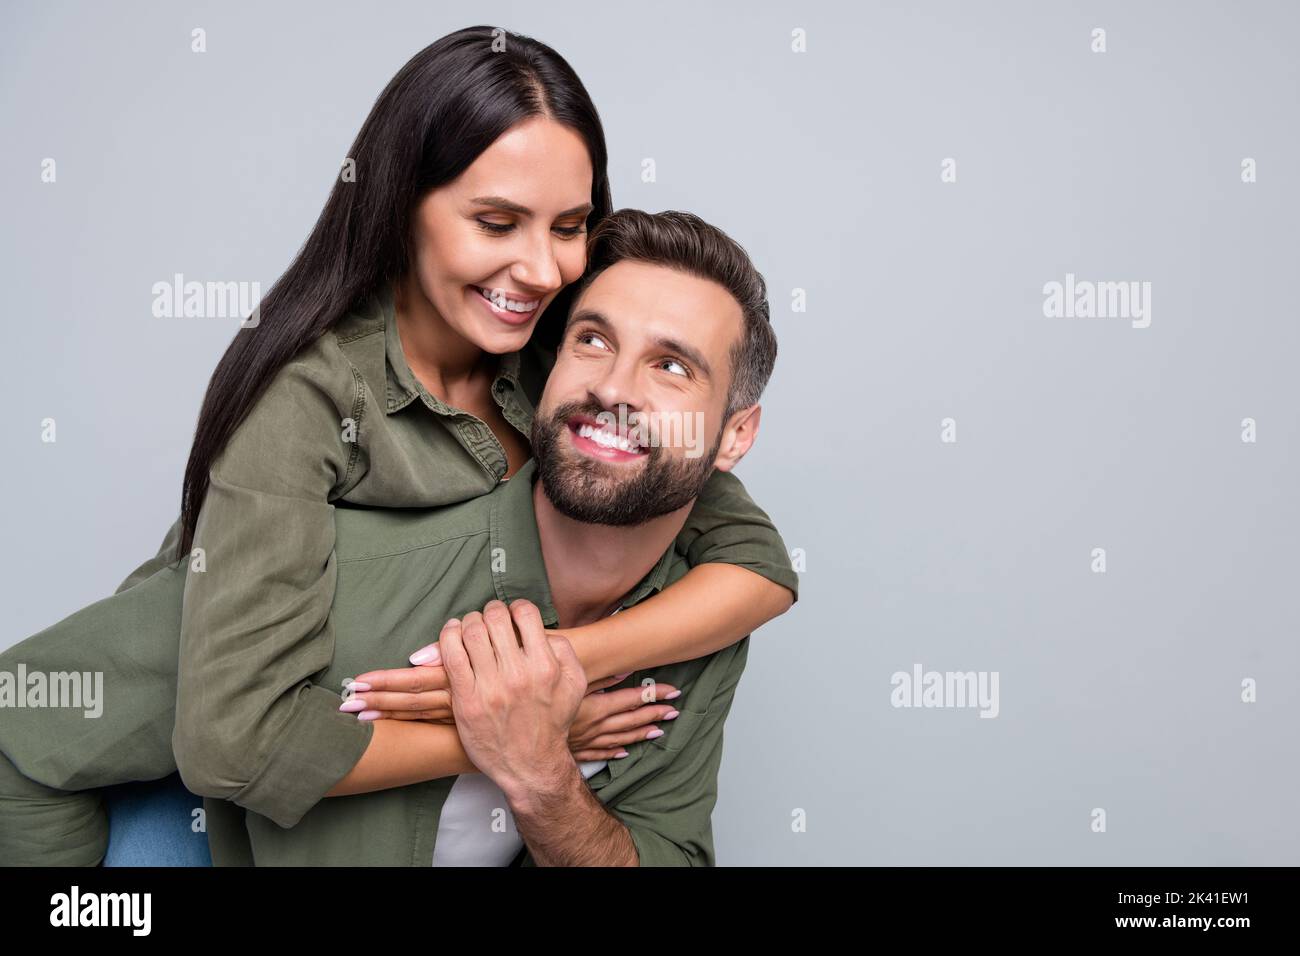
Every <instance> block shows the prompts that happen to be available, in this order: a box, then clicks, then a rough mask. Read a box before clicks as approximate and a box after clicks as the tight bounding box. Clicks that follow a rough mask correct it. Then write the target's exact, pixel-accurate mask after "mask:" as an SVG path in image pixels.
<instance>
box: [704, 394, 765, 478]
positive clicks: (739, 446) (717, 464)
mask: <svg viewBox="0 0 1300 956" xmlns="http://www.w3.org/2000/svg"><path fill="white" fill-rule="evenodd" d="M762 417H763V406H762V405H750V406H749V408H742V409H741V410H740V411H738V412H735V413H733V414H732V416H731V418H729V419H728V420H727V425H726V427H725V428H723V429H722V442H721V443H720V444H719V445H718V456H717V457H716V458H715V459H713V467H714V468H716V469H718V471H731V469H733V468H735V467H736V464H737V462H739V461H740V459H742V458H744V457H745V453H746V452H747V451H749V448H750V446H751V445H753V444H754V439H755V438H757V437H758V423H759V420H760V419H761V418H762Z"/></svg>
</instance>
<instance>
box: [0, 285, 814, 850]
mask: <svg viewBox="0 0 1300 956" xmlns="http://www.w3.org/2000/svg"><path fill="white" fill-rule="evenodd" d="M548 369H549V359H548V357H547V356H545V355H543V354H542V353H541V352H540V350H534V349H532V348H529V349H526V350H524V351H523V352H520V353H517V354H515V355H511V356H507V357H505V358H503V360H502V363H501V367H500V371H499V374H498V375H497V377H496V380H495V382H494V384H493V395H494V397H495V399H496V401H497V403H498V404H499V406H500V407H501V409H502V413H503V415H504V416H505V418H506V419H507V420H508V421H510V422H511V423H512V424H513V425H514V426H515V427H516V428H518V429H520V431H521V432H523V433H524V434H527V432H528V429H529V427H530V425H531V418H532V411H533V407H534V402H535V400H536V397H537V396H538V395H539V394H540V389H541V386H542V384H543V382H544V379H545V375H546V373H547V371H548ZM505 470H506V460H505V455H504V452H503V450H502V449H501V447H500V444H499V443H498V442H497V441H496V439H495V437H494V436H493V435H492V433H491V431H490V430H489V429H488V428H487V426H486V425H485V424H483V423H482V422H481V421H479V420H478V419H477V418H475V417H473V416H471V415H468V414H466V413H464V412H460V411H458V410H456V409H452V408H450V407H448V406H447V405H446V404H445V403H443V402H441V401H439V400H438V399H437V398H435V397H434V396H432V395H431V394H429V392H428V391H427V390H426V389H424V387H423V386H422V385H421V384H420V383H419V382H418V381H417V380H416V379H415V378H414V376H413V375H412V373H411V371H410V368H409V366H408V365H407V363H406V361H405V358H404V356H403V354H402V351H401V347H400V342H399V340H398V337H397V333H396V326H395V318H394V313H393V308H392V299H391V296H390V295H381V296H379V297H377V298H376V299H375V300H372V302H371V303H369V304H368V305H367V306H366V307H365V308H363V309H361V310H358V311H357V312H356V313H354V314H352V315H350V316H348V317H347V318H346V319H345V320H344V321H342V322H341V323H340V324H339V325H338V326H337V327H336V328H335V329H333V330H331V331H330V332H329V333H327V334H326V335H324V336H322V337H321V339H320V340H318V341H317V342H316V343H315V344H314V345H313V346H311V347H310V348H308V349H307V350H305V351H304V353H302V354H301V355H300V356H299V357H298V358H296V359H295V360H294V361H293V362H291V363H290V364H289V365H288V366H286V368H285V369H283V370H282V371H281V373H280V374H279V375H278V376H277V377H276V378H275V380H274V381H273V382H272V383H271V385H270V386H269V387H268V390H267V392H266V393H265V394H264V396H263V397H262V398H261V399H260V400H259V402H258V403H257V405H256V406H255V408H254V409H253V411H252V413H250V416H249V418H248V419H247V420H246V421H245V422H244V423H243V424H242V425H241V427H240V428H239V430H238V431H237V432H236V434H235V435H234V436H233V438H232V439H231V442H230V444H229V446H228V447H227V448H226V450H225V451H224V452H223V454H222V455H221V457H220V458H219V459H218V460H217V461H216V462H215V463H214V466H213V468H212V472H211V487H210V489H209V491H208V494H207V497H206V499H205V501H204V505H203V509H202V511H201V513H200V516H199V524H198V528H197V532H196V536H195V542H194V546H195V547H196V548H200V549H202V554H201V557H197V558H194V559H192V560H190V561H189V563H188V564H187V563H184V562H182V563H179V564H172V563H171V554H170V548H171V547H172V546H174V543H175V540H174V539H175V536H176V533H177V531H178V529H177V528H176V527H173V529H172V530H171V532H170V533H169V535H168V539H167V540H166V541H164V544H163V547H162V548H161V549H160V551H159V554H158V555H157V556H155V557H154V558H153V559H151V560H150V561H148V562H146V563H145V564H144V565H142V566H141V567H140V568H139V569H137V570H136V572H134V573H133V574H132V575H131V576H130V577H129V578H128V579H127V580H126V581H125V582H124V583H123V585H122V588H121V589H119V593H118V595H115V596H114V597H113V598H109V599H106V600H105V601H101V602H97V603H96V604H95V605H92V606H91V607H89V608H86V609H83V610H82V611H79V612H77V614H75V615H72V616H70V617H69V618H67V619H65V621H63V622H60V623H59V624H57V625H55V626H54V627H52V628H49V629H47V630H46V631H44V632H42V633H41V634H38V635H36V636H35V637H33V638H29V639H28V640H27V641H25V642H23V643H21V644H19V645H17V646H16V647H14V648H11V649H10V650H9V651H8V652H6V653H5V654H4V655H0V662H3V663H4V666H5V668H8V669H12V666H11V665H14V664H17V663H19V662H26V666H27V668H28V669H29V670H37V669H44V670H47V671H51V670H60V669H75V670H82V671H85V670H97V671H100V672H102V673H104V675H105V696H106V697H107V698H108V699H109V700H110V701H115V704H114V706H113V707H112V708H110V709H109V710H108V711H106V713H105V715H104V716H103V717H100V718H96V719H90V718H87V719H84V720H80V721H78V720H75V719H69V718H68V716H67V715H66V714H65V713H63V712H60V711H58V710H44V711H40V710H23V709H21V708H20V709H15V710H13V711H8V710H5V709H0V752H3V753H4V754H5V755H7V756H8V758H9V760H10V762H11V764H12V765H11V766H9V767H0V778H3V779H0V783H4V782H6V781H7V783H8V785H9V787H11V789H6V790H5V791H4V792H0V814H3V813H5V812H6V811H7V810H12V811H13V812H14V813H15V814H20V815H21V814H26V815H27V816H26V817H25V818H21V817H20V818H21V819H25V820H26V826H25V828H20V829H21V833H19V831H17V830H15V829H14V828H13V827H4V828H2V829H3V830H5V831H7V832H0V863H2V862H4V855H5V853H6V851H9V850H12V852H13V853H15V854H19V855H20V851H21V850H22V848H23V847H24V846H26V848H27V849H28V850H31V849H32V848H33V847H34V846H35V843H33V841H37V840H39V839H41V831H40V827H39V826H38V825H37V824H38V823H39V818H40V817H41V815H42V814H45V815H46V816H48V817H49V818H50V819H54V818H57V817H58V815H59V813H65V812H66V811H67V810H68V808H70V807H74V806H75V807H76V808H77V812H78V813H79V814H80V817H79V820H78V822H79V823H80V824H81V826H80V828H78V827H76V826H73V825H72V824H70V823H69V822H68V820H67V819H66V817H65V818H64V820H63V823H62V824H61V825H63V826H65V827H66V828H67V829H68V831H69V833H68V835H67V846H68V850H67V854H68V855H69V857H71V858H76V859H79V860H82V861H86V860H87V859H88V857H89V856H90V855H93V854H94V853H96V852H98V853H99V854H100V855H101V856H102V850H103V843H104V839H105V835H106V834H105V832H104V829H103V819H102V818H103V808H102V806H100V805H99V802H98V798H97V796H96V795H94V794H80V795H79V796H78V797H77V798H76V799H72V798H70V797H69V796H68V795H67V794H59V793H53V792H52V791H54V790H73V791H80V790H85V789H88V788H93V787H101V786H106V785H109V784H113V783H119V782H124V781H128V780H147V779H156V778H158V777H161V776H166V775H167V774H168V773H170V772H172V771H173V770H174V769H175V768H176V767H177V766H178V767H179V768H180V769H181V771H182V773H183V775H184V777H185V780H186V783H187V785H188V786H190V788H191V789H193V790H195V791H196V792H199V793H202V794H205V795H207V796H210V797H214V798H220V799H221V800H227V801H231V802H232V803H233V804H235V805H238V806H240V807H244V808H246V809H247V810H249V811H252V812H253V813H255V814H257V815H259V816H261V817H265V818H266V819H268V820H270V821H272V822H274V823H275V824H277V825H279V826H280V827H289V826H293V825H294V824H295V823H297V822H298V821H299V820H300V819H302V817H303V815H304V814H305V813H306V812H307V811H308V810H309V809H311V808H312V807H314V806H315V805H316V804H317V803H318V802H319V801H320V800H321V799H322V798H323V797H324V794H325V793H326V792H328V790H329V789H331V788H332V787H333V786H334V784H335V783H337V781H338V780H339V779H341V778H342V777H343V776H345V775H346V773H347V772H348V771H349V770H350V769H351V768H352V767H353V766H354V765H355V764H356V762H357V760H358V759H359V758H360V756H361V754H362V753H363V752H364V751H365V748H366V746H367V745H368V743H369V739H370V735H371V733H372V732H373V728H372V726H371V725H370V724H369V723H368V722H362V721H356V720H355V718H353V717H351V716H350V715H345V714H340V713H339V711H338V709H337V708H338V703H339V698H338V694H337V688H336V687H332V686H328V685H322V684H321V683H320V679H319V678H320V675H321V674H323V673H324V672H326V670H327V669H328V668H330V667H331V665H332V663H333V661H334V655H335V652H336V646H335V645H336V630H335V628H336V622H335V621H334V620H333V617H332V615H331V613H330V609H331V607H332V605H333V603H334V598H335V590H336V587H337V580H338V572H339V568H338V557H337V555H336V553H335V526H336V521H335V508H336V505H341V506H345V507H346V506H368V507H385V508H422V507H431V506H437V505H446V504H449V503H453V502H458V501H464V500H466V499H473V498H475V497H477V496H481V495H483V494H485V493H486V492H488V491H490V490H492V489H493V488H495V487H496V486H497V484H498V482H499V480H500V478H501V477H502V476H503V475H504V473H505ZM676 550H677V551H678V552H679V553H680V554H681V555H683V556H684V557H685V559H686V561H687V562H688V563H689V564H690V565H696V564H701V563H706V562H711V561H719V562H726V563H732V564H737V565H739V566H743V567H748V568H750V569H752V570H754V571H756V572H758V573H760V574H763V575H764V576H766V577H768V578H770V579H772V580H775V581H778V582H780V583H782V584H784V585H786V586H787V587H789V588H790V589H791V590H792V591H796V589H797V579H796V576H795V574H794V572H793V571H792V570H791V568H790V564H789V560H788V557H787V555H786V552H785V547H784V544H783V543H782V541H781V539H780V536H779V535H778V534H777V532H776V530H775V528H773V527H772V524H771V522H770V521H769V520H768V519H767V516H766V515H765V514H764V513H763V512H762V510H761V509H759V508H758V507H757V506H756V505H754V503H753V502H752V501H751V500H750V499H749V497H748V495H747V494H746V493H745V491H744V488H743V486H742V485H741V484H740V482H739V481H738V480H737V479H736V478H735V477H734V476H732V475H729V474H722V473H716V474H715V475H714V476H713V478H712V479H711V480H710V481H709V483H708V485H707V486H706V488H705V491H704V493H703V494H702V495H701V498H700V500H699V501H698V502H697V505H696V507H695V508H694V509H693V511H692V512H691V515H690V516H689V518H688V521H687V525H686V527H685V528H684V530H683V532H682V534H681V535H680V536H679V538H678V540H677V543H676ZM200 567H202V570H199V568H200ZM182 592H183V600H182ZM128 594H130V595H131V599H130V600H129V601H119V600H118V599H119V598H121V597H123V596H125V595H128ZM114 602H117V603H114ZM463 610H464V609H463ZM441 623H442V622H441V621H439V622H435V623H430V624H429V625H428V627H427V629H426V630H425V631H424V632H422V633H421V634H420V639H419V641H418V642H417V644H415V645H414V646H421V645H422V644H424V643H428V642H429V641H430V640H432V639H433V638H434V637H435V636H436V634H437V631H438V629H439V628H440V626H441ZM178 632H179V641H178V640H177V634H178ZM412 649H413V648H412ZM408 653H409V651H408ZM404 663H405V659H404V658H403V659H402V660H400V661H397V662H396V664H395V666H400V665H402V664H404ZM377 666H379V664H378V663H377V662H372V661H366V662H363V664H362V666H360V667H358V668H357V670H358V671H360V670H369V669H372V668H374V667H377ZM169 692H171V693H169ZM128 695H129V697H128ZM110 715H111V716H110ZM680 719H681V718H679V720H680ZM683 726H685V725H683ZM164 739H166V740H167V741H168V743H169V744H170V746H164V745H163V744H162V741H163V740H164ZM173 749H174V753H175V757H174V758H173V756H172V754H173ZM626 759H628V758H624V760H626ZM173 760H174V763H173ZM0 763H2V762H0ZM15 767H16V768H17V769H18V770H19V771H21V773H18V774H15V773H14V772H13V771H14V768H15ZM19 778H25V780H24V779H19ZM34 788H35V789H34ZM42 788H44V789H42ZM9 793H12V794H13V796H12V799H10V798H7V794H9ZM331 799H335V798H331ZM207 804H208V806H209V809H210V810H212V809H214V808H216V809H221V810H230V809H233V808H231V807H224V808H222V807H220V806H219V804H218V803H217V801H216V800H213V801H207ZM216 815H217V816H220V813H218V814H216ZM210 816H212V814H210ZM0 822H5V821H4V820H3V818H2V817H0ZM210 822H211V821H210ZM73 831H75V833H76V835H75V836H74V835H73ZM15 834H17V835H15ZM11 839H12V843H11V842H9V841H11ZM78 840H80V841H81V843H80V844H78V843H77V841H78ZM42 859H44V860H46V861H48V862H57V861H56V860H54V859H51V858H50V857H49V856H45V857H42ZM90 862H94V861H93V860H91V861H90Z"/></svg>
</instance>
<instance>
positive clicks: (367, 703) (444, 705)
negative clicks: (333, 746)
mask: <svg viewBox="0 0 1300 956" xmlns="http://www.w3.org/2000/svg"><path fill="white" fill-rule="evenodd" d="M439 709H446V710H448V711H450V710H451V694H450V692H448V691H445V690H434V691H425V692H422V693H418V694H406V693H397V692H392V691H376V690H368V691H366V692H365V693H363V694H356V695H354V696H353V697H352V698H350V699H349V700H347V701H345V702H344V703H343V706H342V707H340V708H339V710H341V711H343V712H344V713H351V714H356V713H360V712H361V711H363V710H383V711H412V710H439Z"/></svg>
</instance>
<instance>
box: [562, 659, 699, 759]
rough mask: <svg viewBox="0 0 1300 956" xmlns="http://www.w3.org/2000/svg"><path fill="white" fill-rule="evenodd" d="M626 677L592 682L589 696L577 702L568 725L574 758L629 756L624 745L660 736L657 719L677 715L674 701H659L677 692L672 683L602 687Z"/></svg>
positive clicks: (623, 675)
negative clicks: (575, 714) (575, 715)
mask: <svg viewBox="0 0 1300 956" xmlns="http://www.w3.org/2000/svg"><path fill="white" fill-rule="evenodd" d="M625 677H627V675H626V674H622V675H620V676H618V677H607V678H605V679H604V680H603V681H594V682H592V684H590V685H589V687H588V690H587V696H586V697H584V698H582V703H581V704H580V705H579V706H578V716H577V717H575V718H574V720H573V723H572V725H570V727H569V750H571V751H572V752H573V757H574V759H575V760H611V759H615V758H618V757H626V756H627V751H626V750H624V749H623V747H624V745H626V744H632V743H636V742H637V741H640V740H650V739H653V738H654V737H659V736H661V735H662V734H663V731H662V730H660V729H659V728H658V727H656V726H655V722H656V721H659V720H672V719H673V718H674V717H676V716H677V711H676V709H674V708H673V706H672V705H671V704H661V703H657V701H662V700H666V699H667V698H668V696H669V695H670V694H671V695H672V696H673V697H676V696H677V695H678V691H677V688H676V687H674V686H673V685H672V684H653V685H651V684H646V685H644V686H637V687H624V688H622V689H621V690H611V691H608V692H606V691H605V690H604V689H603V688H604V687H607V686H609V685H611V684H617V683H619V682H620V681H622V680H623V678H625ZM592 688H595V689H594V690H593V689H592ZM649 701H656V703H649Z"/></svg>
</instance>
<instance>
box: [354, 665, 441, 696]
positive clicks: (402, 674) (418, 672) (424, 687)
mask: <svg viewBox="0 0 1300 956" xmlns="http://www.w3.org/2000/svg"><path fill="white" fill-rule="evenodd" d="M352 683H353V684H354V685H358V686H356V693H358V694H364V693H366V692H368V691H372V690H385V691H401V692H403V693H407V694H414V693H420V692H421V691H430V690H447V689H448V688H450V687H451V682H450V681H449V680H448V679H447V671H446V668H444V667H442V666H437V667H432V666H430V667H397V668H390V669H388V670H379V671H366V672H365V673H364V674H360V675H358V676H357V677H354V678H353V679H352Z"/></svg>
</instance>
